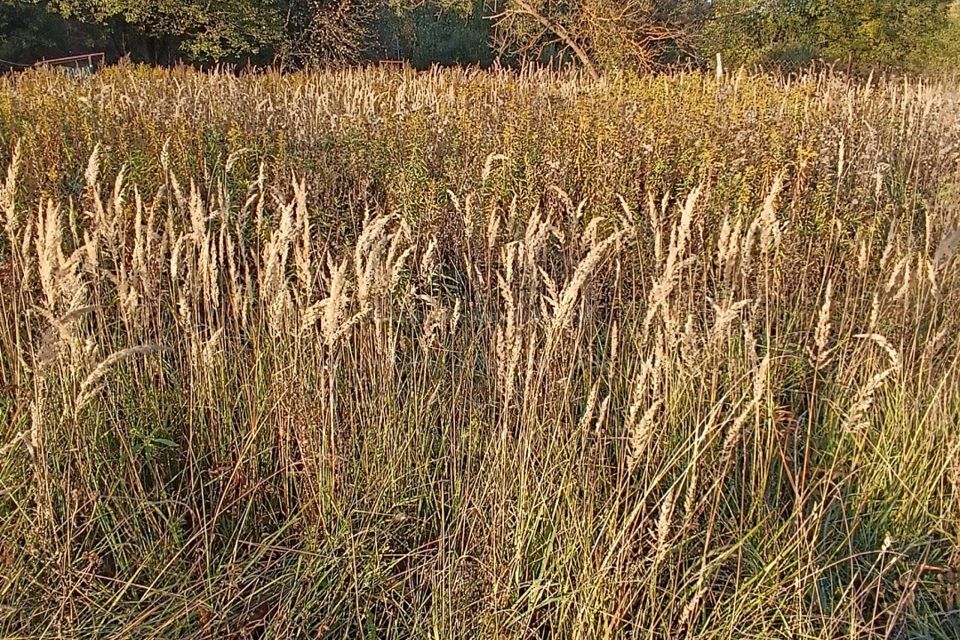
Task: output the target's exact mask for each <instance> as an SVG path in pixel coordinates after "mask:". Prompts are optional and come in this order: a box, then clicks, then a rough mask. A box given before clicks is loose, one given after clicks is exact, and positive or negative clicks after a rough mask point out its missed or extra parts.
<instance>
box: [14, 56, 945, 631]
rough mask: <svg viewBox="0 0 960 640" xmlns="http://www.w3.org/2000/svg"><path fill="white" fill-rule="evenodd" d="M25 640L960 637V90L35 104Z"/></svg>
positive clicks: (210, 88) (421, 91)
mask: <svg viewBox="0 0 960 640" xmlns="http://www.w3.org/2000/svg"><path fill="white" fill-rule="evenodd" d="M0 170H2V171H3V173H4V174H5V178H3V176H0V179H3V180H4V181H3V182H2V187H0V224H2V225H3V232H2V234H0V235H2V239H0V260H2V261H0V635H2V636H4V637H32V638H41V637H42V638H92V637H97V638H101V637H102V638H111V637H113V638H127V637H138V638H147V637H157V638H179V637H194V638H238V639H239V638H291V637H311V638H316V637H320V638H361V637H362V638H368V639H372V638H397V639H401V638H404V639H405V638H468V639H473V638H497V639H499V638H517V639H520V638H585V639H593V638H598V639H606V638H650V639H680V638H696V639H701V638H702V639H707V638H710V639H731V640H732V639H740V638H756V639H777V638H782V639H785V640H786V639H790V640H794V639H799V638H819V639H824V640H827V639H834V638H850V639H862V638H930V639H949V638H956V637H958V634H960V369H958V356H960V314H958V305H960V266H958V264H957V263H958V260H957V258H956V257H955V252H956V249H957V246H958V244H960V231H958V225H960V192H958V188H960V92H958V89H957V87H955V86H952V85H935V84H930V83H923V82H919V81H904V80H885V79H884V80H871V81H865V82H861V83H857V84H852V83H850V82H848V81H847V80H845V79H842V78H838V77H834V76H831V75H828V74H817V73H812V72H811V73H808V74H806V75H801V76H794V77H792V78H777V77H772V76H756V77H755V76H751V75H748V74H746V73H743V72H741V73H739V74H733V75H730V76H727V77H724V78H720V79H718V78H715V77H713V76H706V75H698V74H692V75H677V76H662V77H648V78H636V77H631V76H610V77H606V78H604V79H602V80H599V81H594V80H590V79H587V78H585V77H579V76H576V75H560V74H548V73H545V72H529V71H528V72H523V73H508V72H480V71H470V70H449V71H432V72H428V73H421V74H416V73H414V72H412V71H404V70H386V69H375V68H370V69H358V70H350V71H340V72H334V71H329V72H312V73H306V74H293V75H282V76H281V75H277V74H273V73H263V74H246V75H240V76H236V75H232V74H225V73H209V74H204V73H199V72H194V71H191V70H186V69H174V70H156V69H147V68H140V67H129V66H127V67H117V68H111V69H107V70H105V71H103V72H101V73H99V74H97V75H95V76H91V77H86V78H68V77H66V76H63V75H58V74H56V73H54V72H37V71H34V72H29V73H24V74H20V75H11V76H5V77H2V78H0Z"/></svg>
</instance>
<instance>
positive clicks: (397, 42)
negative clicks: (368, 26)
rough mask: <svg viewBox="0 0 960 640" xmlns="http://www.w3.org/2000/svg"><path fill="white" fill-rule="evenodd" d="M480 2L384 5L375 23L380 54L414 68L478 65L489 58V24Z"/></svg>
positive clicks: (490, 50) (483, 63)
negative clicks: (437, 65) (399, 60)
mask: <svg viewBox="0 0 960 640" xmlns="http://www.w3.org/2000/svg"><path fill="white" fill-rule="evenodd" d="M487 16H488V9H487V8H485V7H484V5H483V3H480V2H476V3H471V2H454V3H450V4H446V3H441V2H423V3H414V4H409V3H395V4H394V5H386V6H385V7H384V8H383V12H382V13H381V15H380V18H379V20H378V24H377V36H378V37H377V39H378V42H379V49H380V53H381V54H382V55H384V56H385V57H387V58H390V59H403V60H409V61H410V63H411V64H412V65H413V66H414V67H418V68H426V67H429V66H430V65H432V64H440V65H453V64H479V65H483V66H486V65H488V64H490V62H491V59H492V49H491V47H490V39H491V24H490V20H488V19H487Z"/></svg>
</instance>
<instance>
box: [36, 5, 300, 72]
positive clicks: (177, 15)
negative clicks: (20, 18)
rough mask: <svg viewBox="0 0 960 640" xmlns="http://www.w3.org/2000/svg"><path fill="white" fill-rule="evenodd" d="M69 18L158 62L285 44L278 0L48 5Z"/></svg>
mask: <svg viewBox="0 0 960 640" xmlns="http://www.w3.org/2000/svg"><path fill="white" fill-rule="evenodd" d="M44 4H46V6H47V7H48V8H49V9H50V10H51V11H52V12H54V13H56V14H59V15H61V16H63V17H64V18H67V19H73V20H76V21H79V22H83V23H88V24H89V23H92V24H98V25H103V26H104V27H106V28H107V29H108V30H109V31H110V32H111V34H112V35H113V37H114V39H115V40H116V41H117V44H118V48H119V49H120V50H121V51H123V52H124V53H130V54H132V55H134V56H135V57H137V58H141V59H144V60H147V61H149V62H154V63H165V62H172V61H173V60H175V59H177V58H182V59H186V60H191V61H198V62H210V61H218V60H241V59H249V58H255V57H257V56H260V55H263V54H265V53H267V52H269V51H270V50H271V49H272V48H273V47H275V46H277V45H279V44H280V42H281V40H282V33H283V30H282V25H283V22H282V18H283V15H284V14H283V13H282V9H283V6H282V5H281V4H280V3H278V2H276V1H274V0H217V1H216V2H209V1H208V0H47V1H46V2H45V3H44Z"/></svg>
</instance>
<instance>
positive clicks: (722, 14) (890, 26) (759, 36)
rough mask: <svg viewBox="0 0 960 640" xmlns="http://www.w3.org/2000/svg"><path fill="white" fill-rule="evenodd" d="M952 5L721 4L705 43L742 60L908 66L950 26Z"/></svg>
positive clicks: (751, 0) (762, 0) (873, 1)
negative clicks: (931, 39)
mask: <svg viewBox="0 0 960 640" xmlns="http://www.w3.org/2000/svg"><path fill="white" fill-rule="evenodd" d="M949 5H950V1H949V0H715V1H714V2H713V3H712V6H711V15H710V20H709V22H708V23H707V26H706V28H705V30H704V34H703V37H702V38H701V46H702V48H703V49H704V50H705V51H711V52H714V51H715V52H721V53H723V54H724V55H725V56H726V57H727V58H728V59H730V60H732V61H734V62H738V63H739V62H744V63H754V62H767V61H795V62H801V63H803V62H807V61H809V60H810V59H812V58H825V59H828V60H846V59H850V60H851V61H853V62H854V63H857V64H884V65H891V66H896V67H903V66H906V65H907V64H908V63H909V62H910V61H915V60H916V59H917V54H918V53H919V52H920V51H922V50H923V49H924V48H925V47H926V44H927V43H928V42H929V39H930V37H931V36H932V35H933V34H937V33H939V32H940V31H941V30H942V29H944V28H946V26H947V24H948V8H949Z"/></svg>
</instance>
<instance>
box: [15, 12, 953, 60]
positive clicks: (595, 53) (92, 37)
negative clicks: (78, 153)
mask: <svg viewBox="0 0 960 640" xmlns="http://www.w3.org/2000/svg"><path fill="white" fill-rule="evenodd" d="M957 7H958V4H957V3H956V2H952V1H951V0H869V1H867V2H864V1H863V0H829V1H828V0H713V1H711V2H708V1H706V0H568V1H565V2H555V1H553V0H387V1H379V0H218V1H217V2H209V1H208V0H0V60H5V61H6V62H5V63H0V69H2V68H8V67H10V66H16V64H17V63H19V64H29V63H31V62H33V61H34V60H37V59H40V58H41V57H55V56H57V55H67V54H71V53H81V52H86V51H90V50H103V51H106V52H107V54H108V58H109V59H110V60H115V59H118V58H120V57H122V56H129V57H130V58H131V59H132V60H133V61H142V62H147V63H150V64H164V65H166V64H171V63H174V62H177V61H181V62H186V63H194V64H202V65H211V64H213V63H217V62H232V63H243V64H254V65H264V64H274V65H275V66H278V67H280V68H283V69H288V68H302V67H304V66H309V65H314V64H318V63H322V64H330V63H342V62H345V61H346V62H356V61H358V60H364V59H383V58H390V59H404V60H409V61H411V62H412V63H413V64H414V65H415V66H417V67H419V68H426V67H428V66H430V65H431V64H435V63H439V64H444V65H449V64H454V63H474V64H480V65H488V64H490V63H491V61H493V60H495V59H496V60H499V61H500V62H501V63H502V64H504V65H511V64H514V63H517V62H520V61H524V60H535V61H540V62H547V61H551V62H570V61H575V62H577V63H578V64H581V65H583V66H585V67H586V68H588V69H601V70H602V69H611V68H614V69H631V70H652V69H658V68H662V67H664V66H676V65H684V66H685V67H690V66H695V67H696V66H699V67H704V66H708V65H710V64H713V61H714V60H715V55H716V54H718V53H719V54H721V55H722V57H723V58H724V59H725V60H727V62H728V63H729V64H731V65H734V66H736V65H740V64H748V65H752V64H755V63H759V64H778V65H782V64H789V65H805V64H807V63H808V62H810V61H812V60H817V59H824V60H827V61H843V62H845V63H847V64H848V65H857V66H858V67H860V66H862V67H871V66H876V65H882V66H885V67H889V68H896V69H906V70H911V71H925V72H942V71H947V70H952V69H954V68H956V66H957V63H958V62H960V44H958V41H960V14H958V12H957Z"/></svg>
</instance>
